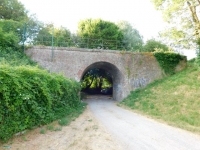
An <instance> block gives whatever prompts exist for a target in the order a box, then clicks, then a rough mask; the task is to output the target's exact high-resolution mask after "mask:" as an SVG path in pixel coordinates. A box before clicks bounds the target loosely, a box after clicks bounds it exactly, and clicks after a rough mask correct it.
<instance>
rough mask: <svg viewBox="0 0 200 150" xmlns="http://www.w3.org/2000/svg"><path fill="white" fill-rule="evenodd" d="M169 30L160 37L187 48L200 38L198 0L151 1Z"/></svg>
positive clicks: (199, 7) (199, 1)
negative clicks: (160, 12)
mask: <svg viewBox="0 0 200 150" xmlns="http://www.w3.org/2000/svg"><path fill="white" fill-rule="evenodd" d="M151 1H152V2H153V3H154V5H155V7H156V8H157V9H158V10H161V11H162V12H163V16H164V19H165V21H167V22H168V23H170V28H169V29H167V30H166V31H165V32H163V33H162V34H161V35H162V36H165V37H168V38H169V40H170V39H172V40H173V41H175V42H176V43H175V44H182V45H183V46H185V47H189V46H191V45H192V44H193V41H195V40H196V39H198V38H200V20H199V17H200V16H199V12H198V11H199V10H198V9H200V0H151Z"/></svg>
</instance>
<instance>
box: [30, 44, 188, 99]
mask: <svg viewBox="0 0 200 150" xmlns="http://www.w3.org/2000/svg"><path fill="white" fill-rule="evenodd" d="M26 54H27V55H29V56H30V57H31V58H32V59H33V60H35V61H36V62H38V63H39V64H40V65H41V66H42V67H44V68H46V69H48V70H49V71H50V72H56V73H59V72H61V73H63V74H64V75H65V76H66V77H68V78H72V79H75V80H77V81H80V80H81V79H82V77H83V75H84V74H85V73H86V72H87V71H89V70H90V69H93V68H100V69H104V70H105V71H107V72H108V73H109V74H111V76H112V80H113V98H114V99H115V100H117V101H120V100H122V99H123V98H125V97H126V96H127V95H128V94H129V93H130V91H133V90H135V89H137V88H141V87H145V86H146V85H147V84H149V83H151V82H152V81H154V80H156V79H160V78H162V77H163V76H164V72H163V71H162V69H161V68H160V66H159V64H158V62H157V60H156V58H155V57H154V56H153V55H152V53H133V52H125V51H113V50H99V49H81V48H60V47H55V48H54V49H53V50H52V48H51V47H38V46H37V47H32V48H30V49H28V50H26ZM185 64H186V63H180V64H179V65H178V66H177V71H180V70H182V69H183V68H184V66H185Z"/></svg>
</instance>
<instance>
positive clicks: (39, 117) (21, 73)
mask: <svg viewBox="0 0 200 150" xmlns="http://www.w3.org/2000/svg"><path fill="white" fill-rule="evenodd" d="M79 91H80V85H79V83H78V82H76V81H73V80H70V79H66V78H65V77H64V76H62V75H57V74H49V73H48V72H47V71H45V70H41V69H39V68H37V67H30V66H19V67H11V66H9V65H6V64H4V65H0V139H1V140H3V141H6V140H8V139H9V138H10V137H12V135H13V134H15V133H17V132H21V131H23V130H25V129H28V128H31V127H33V126H38V125H43V124H47V123H49V122H51V121H53V120H56V119H59V118H62V117H64V116H66V115H67V114H70V113H72V112H73V111H74V110H75V109H77V108H78V107H80V106H81V102H80V96H79Z"/></svg>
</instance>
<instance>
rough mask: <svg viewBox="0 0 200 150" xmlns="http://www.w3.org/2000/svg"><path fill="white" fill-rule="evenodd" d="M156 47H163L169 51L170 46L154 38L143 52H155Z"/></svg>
mask: <svg viewBox="0 0 200 150" xmlns="http://www.w3.org/2000/svg"><path fill="white" fill-rule="evenodd" d="M156 49H162V50H163V51H168V50H169V47H168V46H167V45H165V44H163V43H162V42H160V41H156V40H154V39H151V40H148V41H147V42H146V44H145V45H144V47H143V50H142V51H143V52H154V51H155V50H156Z"/></svg>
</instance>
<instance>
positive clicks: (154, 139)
mask: <svg viewBox="0 0 200 150" xmlns="http://www.w3.org/2000/svg"><path fill="white" fill-rule="evenodd" d="M86 102H87V103H88V105H89V108H90V110H91V111H92V113H93V115H94V116H95V117H96V119H97V120H98V121H99V122H100V123H102V125H104V127H105V128H106V129H107V130H108V131H109V132H110V133H111V134H112V136H114V137H115V138H116V140H117V141H118V143H119V144H121V146H122V147H123V149H124V150H134V149H136V150H200V136H198V135H195V134H192V133H190V132H187V131H184V130H181V129H178V128H174V127H171V126H168V125H166V124H162V123H159V122H156V121H154V120H152V119H149V118H146V117H144V116H141V115H139V114H136V113H133V112H131V111H129V110H125V109H123V108H120V107H118V106H116V104H115V102H114V101H113V100H110V99H108V98H107V97H101V98H97V97H90V98H89V99H87V100H86Z"/></svg>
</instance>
